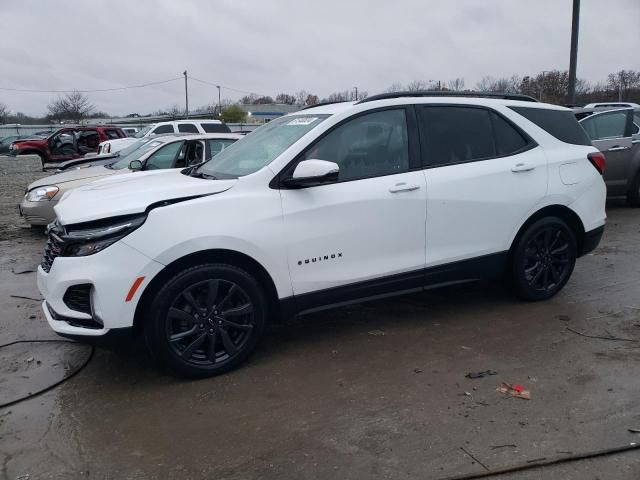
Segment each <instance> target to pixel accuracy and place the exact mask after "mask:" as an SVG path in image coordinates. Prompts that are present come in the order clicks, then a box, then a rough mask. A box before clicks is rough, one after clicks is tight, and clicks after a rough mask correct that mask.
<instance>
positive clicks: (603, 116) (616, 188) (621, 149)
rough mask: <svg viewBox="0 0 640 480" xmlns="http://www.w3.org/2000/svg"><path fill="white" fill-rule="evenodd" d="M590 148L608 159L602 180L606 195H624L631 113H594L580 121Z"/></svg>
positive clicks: (628, 170) (631, 121) (631, 120)
mask: <svg viewBox="0 0 640 480" xmlns="http://www.w3.org/2000/svg"><path fill="white" fill-rule="evenodd" d="M580 124H581V125H582V126H583V128H584V129H585V130H586V131H587V134H588V135H589V137H590V138H591V141H592V142H593V146H594V147H596V148H597V149H598V150H600V151H601V152H602V153H604V154H605V156H606V157H607V167H606V169H605V171H604V180H605V182H606V183H607V193H608V194H609V195H624V194H625V193H626V192H627V190H628V185H629V182H630V181H631V179H630V178H629V177H630V175H631V173H632V172H631V171H630V169H631V146H632V129H633V110H632V109H627V110H614V111H608V112H602V113H596V114H594V115H591V116H590V117H587V118H585V119H583V120H581V121H580Z"/></svg>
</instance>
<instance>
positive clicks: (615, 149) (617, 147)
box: [607, 145, 629, 152]
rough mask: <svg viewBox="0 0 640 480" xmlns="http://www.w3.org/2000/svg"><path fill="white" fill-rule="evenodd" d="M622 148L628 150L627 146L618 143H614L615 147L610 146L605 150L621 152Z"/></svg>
mask: <svg viewBox="0 0 640 480" xmlns="http://www.w3.org/2000/svg"><path fill="white" fill-rule="evenodd" d="M623 150H629V147H622V146H620V145H616V146H615V147H611V148H610V149H608V150H607V152H621V151H623Z"/></svg>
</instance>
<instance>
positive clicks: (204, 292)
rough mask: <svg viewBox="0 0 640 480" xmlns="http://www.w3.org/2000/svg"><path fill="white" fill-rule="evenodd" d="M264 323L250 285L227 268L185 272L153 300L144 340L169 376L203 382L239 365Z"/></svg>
mask: <svg viewBox="0 0 640 480" xmlns="http://www.w3.org/2000/svg"><path fill="white" fill-rule="evenodd" d="M266 321H267V301H266V298H265V294H264V292H263V290H262V288H261V287H260V285H259V283H258V282H257V281H256V279H255V278H254V277H253V276H252V275H251V274H249V273H248V272H246V271H244V270H242V269H239V268H237V267H234V266H231V265H224V264H208V265H199V266H196V267H191V268H188V269H186V270H184V271H182V272H180V273H178V274H177V275H175V276H174V277H173V278H171V279H170V280H169V281H168V282H167V283H166V285H165V286H164V287H162V288H161V289H160V290H159V291H158V292H157V294H156V296H155V298H154V300H153V302H152V304H151V309H150V315H148V317H147V324H146V328H145V335H146V339H147V343H148V344H149V346H150V347H151V350H152V352H153V353H154V354H155V356H156V357H157V358H158V359H159V360H160V361H161V363H163V364H164V365H166V366H167V367H168V368H169V369H170V370H172V371H173V372H174V373H175V374H177V375H179V376H183V377H192V378H193V377H208V376H212V375H218V374H220V373H224V372H227V371H229V370H232V369H234V368H236V367H237V366H238V365H240V364H241V363H242V362H243V361H244V360H246V359H247V357H248V356H249V355H250V354H251V353H252V352H253V350H254V349H255V347H256V345H257V343H258V339H259V338H260V336H261V334H262V332H263V330H264V325H265V323H266Z"/></svg>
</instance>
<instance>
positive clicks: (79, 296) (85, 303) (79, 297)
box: [62, 283, 91, 315]
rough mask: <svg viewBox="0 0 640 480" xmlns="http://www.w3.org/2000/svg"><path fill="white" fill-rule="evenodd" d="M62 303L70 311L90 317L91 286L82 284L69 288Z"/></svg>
mask: <svg viewBox="0 0 640 480" xmlns="http://www.w3.org/2000/svg"><path fill="white" fill-rule="evenodd" d="M62 301H63V302H64V304H65V305H66V306H67V307H69V308H70V309H71V310H75V311H76V312H82V313H87V314H89V315H91V284H90V283H83V284H81V285H74V286H72V287H69V288H68V289H67V291H66V292H65V293H64V297H62Z"/></svg>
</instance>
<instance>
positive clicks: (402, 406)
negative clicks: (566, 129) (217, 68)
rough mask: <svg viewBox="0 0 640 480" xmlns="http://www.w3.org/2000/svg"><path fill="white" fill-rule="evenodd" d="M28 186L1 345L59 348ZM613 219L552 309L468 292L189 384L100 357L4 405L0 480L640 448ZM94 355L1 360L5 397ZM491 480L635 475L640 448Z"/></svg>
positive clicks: (8, 225) (45, 351)
mask: <svg viewBox="0 0 640 480" xmlns="http://www.w3.org/2000/svg"><path fill="white" fill-rule="evenodd" d="M36 176H37V175H33V176H31V177H29V176H16V177H14V178H0V188H1V189H2V191H3V192H8V193H7V194H5V195H3V196H2V203H1V204H0V218H1V219H2V220H1V221H2V223H1V224H0V235H1V236H0V344H5V343H7V342H11V341H14V340H18V339H23V340H24V339H53V338H56V336H55V335H54V334H53V333H52V331H51V330H50V329H49V328H48V326H47V325H46V321H45V320H44V318H43V316H42V313H41V311H40V301H39V299H40V295H39V293H38V291H37V288H36V285H35V274H34V273H32V272H28V271H27V272H26V273H16V272H21V271H24V270H29V269H34V268H35V267H36V266H37V264H38V262H39V258H40V255H41V252H42V247H43V244H44V238H43V235H42V233H41V232H37V231H33V230H31V229H25V228H23V227H22V226H21V224H20V222H19V220H18V217H17V214H16V211H15V204H16V203H17V202H18V201H19V200H20V197H21V195H22V193H23V191H24V186H25V184H26V183H28V182H29V181H30V180H32V179H33V178H36ZM608 214H609V221H608V225H607V230H606V232H605V236H604V239H603V242H602V244H601V246H600V247H599V248H598V249H597V250H596V251H595V252H593V253H592V254H590V255H587V256H586V257H584V258H582V259H580V260H579V262H578V265H577V267H576V270H575V272H574V274H573V277H572V279H571V280H570V282H569V283H568V284H567V286H566V287H565V289H564V290H563V291H562V292H561V293H560V294H559V295H558V296H557V297H555V298H554V299H552V300H550V301H547V302H539V303H523V302H519V301H516V300H514V299H512V298H511V297H509V296H508V295H507V294H505V292H504V290H503V289H502V288H501V287H499V286H495V285H473V286H466V287H464V288H451V289H443V290H438V291H431V292H428V293H423V294H415V295H409V296H402V297H396V298H392V299H388V300H384V301H376V302H371V303H367V304H363V305H356V306H351V307H346V308H340V309H336V310H332V311H327V312H323V313H319V314H315V315H311V316H308V317H305V318H303V319H301V320H300V321H298V322H295V323H292V324H290V325H286V326H284V327H280V328H278V329H274V330H273V331H272V332H271V333H270V334H269V335H267V337H266V338H265V339H264V341H263V342H262V344H261V346H260V347H259V349H258V351H257V352H256V354H255V355H254V356H253V358H252V359H251V360H250V362H249V363H248V364H246V365H245V366H244V367H243V368H241V369H239V370H237V371H235V372H232V373H230V374H227V375H223V376H220V377H216V378H212V379H206V380H202V381H193V382H186V381H177V380H175V379H174V378H172V377H169V376H166V375H164V374H163V373H162V372H161V371H159V370H158V369H156V367H155V366H154V365H153V364H152V362H151V361H150V360H149V359H148V357H147V356H146V355H145V353H144V352H143V351H142V350H139V349H137V348H135V346H132V345H129V344H126V345H125V344H123V345H120V346H117V348H114V349H111V350H104V349H97V350H96V354H95V355H94V357H93V359H92V360H91V361H90V363H89V364H88V366H87V367H86V368H85V369H84V370H82V371H81V372H80V374H78V375H76V376H75V377H73V378H72V379H70V380H69V381H67V382H65V383H63V384H62V385H61V386H59V387H57V388H55V389H53V390H50V391H48V392H47V393H44V394H42V395H39V396H36V397H34V398H32V399H30V400H27V401H24V402H21V403H18V404H15V405H13V406H11V407H8V408H0V479H2V480H5V479H7V480H14V479H22V480H25V479H27V478H28V479H31V480H33V479H69V478H93V479H105V480H106V479H164V478H181V479H192V478H193V479H199V478H221V479H238V480H240V479H247V478H261V479H274V480H275V479H278V480H281V479H296V480H297V479H301V478H304V479H337V478H341V479H364V478H366V479H369V478H372V479H373V478H376V479H377V478H392V479H413V478H425V479H442V478H446V477H449V476H452V475H460V474H467V473H481V472H485V471H486V470H487V469H488V470H493V469H499V468H504V467H506V466H510V465H518V464H526V463H527V462H531V461H535V460H538V459H541V458H546V459H551V458H558V457H563V456H564V457H567V456H570V455H573V454H576V453H582V452H589V451H596V450H601V449H607V448H612V447H620V446H624V445H629V444H630V443H631V442H639V441H640V434H635V433H631V432H629V430H628V429H629V428H640V381H638V378H640V282H638V279H639V278H640V236H639V233H640V209H635V210H634V209H630V208H626V207H625V206H624V204H623V203H616V202H611V203H610V204H609V206H608ZM15 295H19V296H21V297H26V298H16V297H15ZM86 358H87V350H86V347H80V346H75V345H74V346H69V345H65V348H51V347H46V346H44V345H39V344H20V345H17V346H14V347H11V349H6V348H5V349H0V400H1V398H2V395H3V394H5V393H6V392H7V391H9V390H11V388H13V390H11V391H14V392H15V391H18V390H21V391H33V390H35V389H36V388H37V387H38V386H39V385H41V383H42V382H43V380H44V379H49V380H51V379H58V378H60V375H61V374H63V373H64V371H65V369H67V370H68V369H70V368H75V366H77V365H78V363H81V362H82V361H84V359H86ZM61 366H62V369H61ZM487 369H491V370H494V371H495V372H497V373H496V375H492V376H489V377H485V378H480V379H475V380H472V379H469V378H466V377H465V375H466V374H467V373H468V372H472V371H484V370H487ZM501 382H509V383H520V384H523V385H525V387H527V388H528V389H529V390H530V391H531V400H522V399H516V398H512V397H509V396H506V395H503V394H501V393H498V392H497V391H496V387H497V386H498V385H499V384H500V383H501ZM494 478H501V479H504V480H521V479H522V480H525V479H527V480H528V479H531V480H533V479H546V480H551V479H562V480H583V479H591V480H593V479H601V480H602V479H625V480H626V479H629V480H637V479H638V478H640V452H638V451H632V452H628V453H624V454H619V455H612V456H607V457H600V458H596V459H593V460H583V461H580V462H576V463H566V464H562V465H558V466H554V467H544V468H541V469H537V470H533V471H525V472H521V473H517V474H513V475H502V476H499V477H494Z"/></svg>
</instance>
